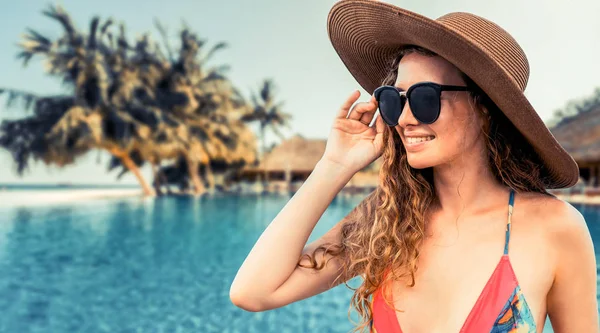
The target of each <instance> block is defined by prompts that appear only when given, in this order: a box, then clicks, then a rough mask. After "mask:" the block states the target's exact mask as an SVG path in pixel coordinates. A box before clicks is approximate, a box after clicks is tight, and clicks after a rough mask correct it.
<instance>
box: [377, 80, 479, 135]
mask: <svg viewBox="0 0 600 333" xmlns="http://www.w3.org/2000/svg"><path fill="white" fill-rule="evenodd" d="M442 91H469V88H468V87H461V86H449V85H441V84H437V83H434V82H420V83H416V84H414V85H412V86H410V88H408V90H407V91H402V90H400V89H399V88H397V87H394V86H381V87H379V88H377V89H375V91H374V92H373V95H374V96H375V99H376V100H377V104H378V105H379V114H381V118H382V119H383V121H384V122H385V123H386V124H388V125H389V126H396V125H398V120H399V119H400V115H401V114H402V110H404V106H405V105H406V101H407V100H408V104H409V105H410V110H411V111H412V114H413V115H414V117H415V119H417V120H418V121H419V122H420V123H423V124H432V123H434V122H435V121H436V120H437V119H438V117H439V116H440V108H441V102H440V97H441V95H442Z"/></svg>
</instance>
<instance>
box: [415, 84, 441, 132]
mask: <svg viewBox="0 0 600 333" xmlns="http://www.w3.org/2000/svg"><path fill="white" fill-rule="evenodd" d="M408 99H409V103H410V109H411V111H412V113H413V115H414V116H415V118H416V119H417V120H418V121H419V122H421V123H425V124H431V123H433V122H435V121H436V120H437V118H438V116H439V114H440V95H439V93H438V92H437V90H435V89H434V88H433V87H428V86H421V87H416V88H415V89H413V90H412V92H411V94H410V96H409V97H408Z"/></svg>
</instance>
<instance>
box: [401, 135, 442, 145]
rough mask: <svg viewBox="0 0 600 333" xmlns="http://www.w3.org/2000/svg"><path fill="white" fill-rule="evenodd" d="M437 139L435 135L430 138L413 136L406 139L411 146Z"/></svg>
mask: <svg viewBox="0 0 600 333" xmlns="http://www.w3.org/2000/svg"><path fill="white" fill-rule="evenodd" d="M434 138H435V137H434V136H433V135H429V136H416V137H415V136H411V137H407V138H406V143H409V144H414V143H419V142H425V141H431V140H433V139H434Z"/></svg>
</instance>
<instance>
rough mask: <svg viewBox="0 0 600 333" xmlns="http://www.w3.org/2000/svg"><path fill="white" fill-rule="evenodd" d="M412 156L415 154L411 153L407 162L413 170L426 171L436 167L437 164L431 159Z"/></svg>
mask: <svg viewBox="0 0 600 333" xmlns="http://www.w3.org/2000/svg"><path fill="white" fill-rule="evenodd" d="M411 155H413V154H410V153H409V154H408V156H407V158H406V160H407V161H408V165H410V167H411V168H413V169H425V168H430V167H432V166H434V165H435V162H434V161H433V160H431V159H429V158H426V157H424V156H423V157H421V156H414V155H413V156H411Z"/></svg>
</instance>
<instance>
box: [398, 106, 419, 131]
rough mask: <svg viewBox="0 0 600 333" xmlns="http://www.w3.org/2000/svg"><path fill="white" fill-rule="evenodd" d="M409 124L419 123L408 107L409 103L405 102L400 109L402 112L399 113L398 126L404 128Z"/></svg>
mask: <svg viewBox="0 0 600 333" xmlns="http://www.w3.org/2000/svg"><path fill="white" fill-rule="evenodd" d="M409 125H414V126H416V125H419V121H418V120H417V119H416V118H415V116H414V115H413V113H412V110H411V109H410V103H408V102H407V103H405V104H404V109H402V112H401V113H400V118H399V119H398V126H400V127H402V128H405V127H407V126H409Z"/></svg>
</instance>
